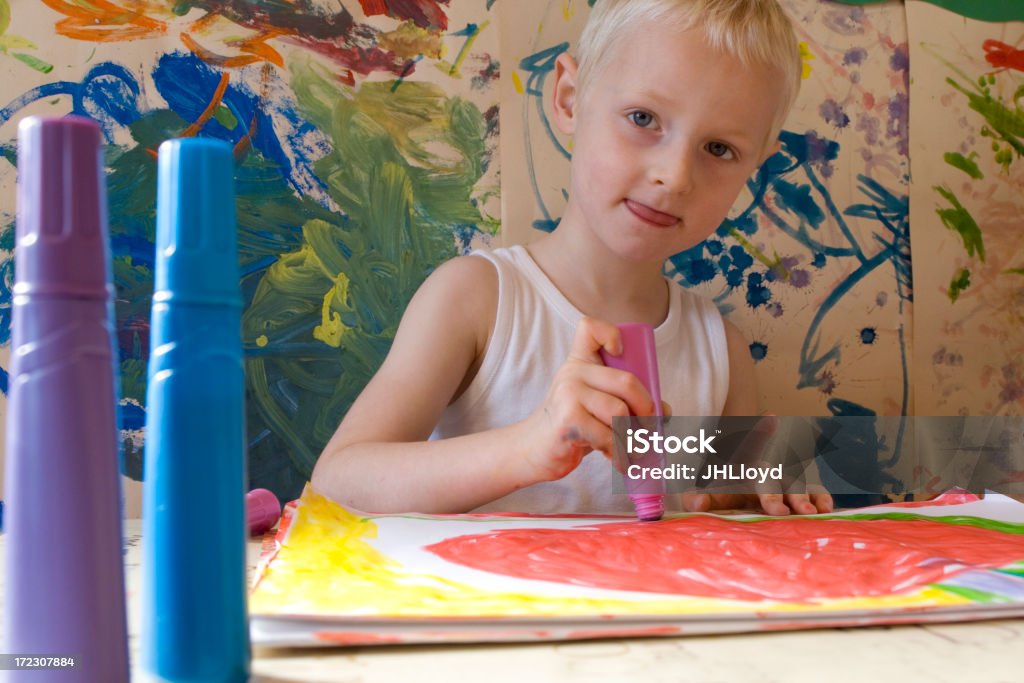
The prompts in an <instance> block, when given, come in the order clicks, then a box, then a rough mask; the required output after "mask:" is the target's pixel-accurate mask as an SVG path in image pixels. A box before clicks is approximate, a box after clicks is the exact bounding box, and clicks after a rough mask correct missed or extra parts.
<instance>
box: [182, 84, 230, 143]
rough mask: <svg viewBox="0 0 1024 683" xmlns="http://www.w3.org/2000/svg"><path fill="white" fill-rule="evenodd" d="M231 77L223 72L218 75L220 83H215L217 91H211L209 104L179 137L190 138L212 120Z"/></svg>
mask: <svg viewBox="0 0 1024 683" xmlns="http://www.w3.org/2000/svg"><path fill="white" fill-rule="evenodd" d="M230 80H231V77H230V76H228V74H227V72H226V71H225V72H223V73H221V75H220V82H219V83H217V89H216V90H214V91H213V97H212V98H211V99H210V103H209V104H207V105H206V109H204V110H203V113H202V114H200V115H199V118H198V119H196V120H195V121H194V122H192V125H190V126H189V127H188V128H186V129H185V130H183V131H182V132H181V135H180V136H179V137H183V138H190V137H192V136H193V135H195V134H196V133H198V132H199V131H200V129H202V127H203V126H205V125H206V122H207V121H209V120H210V119H211V118H213V115H214V113H215V112H216V111H217V107H219V106H220V103H221V100H222V99H224V93H225V92H227V89H228V82H229V81H230Z"/></svg>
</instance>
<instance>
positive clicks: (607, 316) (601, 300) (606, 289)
mask: <svg viewBox="0 0 1024 683" xmlns="http://www.w3.org/2000/svg"><path fill="white" fill-rule="evenodd" d="M566 227H568V226H559V228H558V230H556V231H555V232H553V233H551V234H549V235H545V236H544V237H542V238H540V239H539V240H536V241H534V242H531V243H530V244H529V245H528V247H527V250H528V251H529V253H530V256H532V257H533V259H534V261H536V263H537V265H538V266H539V267H540V269H541V270H543V271H544V274H545V275H547V276H548V278H549V279H550V280H551V281H552V282H553V283H554V285H555V286H556V287H557V288H558V289H559V291H560V292H562V294H563V295H564V296H565V298H566V299H568V300H569V302H570V303H572V304H573V305H574V306H575V307H576V308H577V309H579V310H580V312H582V313H583V314H584V315H587V316H590V317H594V318H600V319H602V320H607V321H609V322H612V323H624V322H645V323H648V324H650V325H654V326H657V325H659V324H661V323H662V322H663V321H664V320H665V318H666V317H667V316H668V305H669V290H668V286H667V284H666V282H665V278H664V276H663V275H662V265H663V264H655V263H640V262H637V261H628V260H625V259H622V258H620V257H618V256H616V255H615V254H612V253H610V252H609V251H607V250H606V249H603V245H601V244H600V243H595V241H594V240H592V239H580V238H579V237H574V236H572V235H571V234H570V232H571V229H569V230H564V229H563V228H566Z"/></svg>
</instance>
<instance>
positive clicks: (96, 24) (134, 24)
mask: <svg viewBox="0 0 1024 683" xmlns="http://www.w3.org/2000/svg"><path fill="white" fill-rule="evenodd" d="M43 4H45V5H46V6H47V7H49V8H50V9H52V10H54V11H55V12H58V13H59V14H62V15H64V16H65V17H67V18H66V19H62V20H60V21H58V22H57V23H56V25H55V28H56V30H57V33H59V34H60V35H63V36H67V37H68V38H74V39H76V40H88V41H92V42H97V43H106V42H113V41H120V40H136V39H139V38H151V37H154V36H160V35H163V34H165V33H166V32H167V23H166V22H164V21H161V20H159V19H154V18H153V17H150V16H147V15H146V14H145V9H146V3H135V4H136V5H139V6H138V7H137V8H136V9H126V8H124V7H122V6H120V5H117V4H115V3H113V2H109V1H108V0H70V1H67V0H43Z"/></svg>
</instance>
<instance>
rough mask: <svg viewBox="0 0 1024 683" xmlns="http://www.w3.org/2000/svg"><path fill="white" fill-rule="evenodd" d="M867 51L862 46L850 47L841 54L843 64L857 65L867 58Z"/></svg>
mask: <svg viewBox="0 0 1024 683" xmlns="http://www.w3.org/2000/svg"><path fill="white" fill-rule="evenodd" d="M867 56H868V51H867V50H865V49H864V48H862V47H851V48H850V49H849V50H847V51H846V54H844V55H843V66H853V65H859V64H862V63H863V62H864V60H865V59H867Z"/></svg>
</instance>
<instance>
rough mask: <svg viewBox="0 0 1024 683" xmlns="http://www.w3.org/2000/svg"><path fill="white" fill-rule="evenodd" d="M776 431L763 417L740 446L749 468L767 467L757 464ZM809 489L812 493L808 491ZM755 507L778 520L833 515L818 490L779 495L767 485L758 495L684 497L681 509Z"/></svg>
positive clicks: (771, 421)
mask: <svg viewBox="0 0 1024 683" xmlns="http://www.w3.org/2000/svg"><path fill="white" fill-rule="evenodd" d="M778 427H779V421H778V417H777V416H776V415H770V414H769V415H765V416H764V417H762V418H761V419H760V420H759V421H758V422H757V424H756V425H755V427H754V428H753V429H752V430H751V431H750V433H749V434H748V435H747V437H746V438H745V439H744V440H743V442H742V443H741V444H740V445H739V451H740V454H741V455H742V457H743V458H744V459H746V460H748V461H750V462H751V464H756V465H764V464H766V463H763V462H761V461H760V457H761V455H762V453H763V452H764V449H765V446H766V445H767V444H768V442H769V440H771V437H772V436H773V435H774V434H775V432H776V430H777V429H778ZM812 488H813V489H814V490H811V489H812ZM757 507H760V509H761V510H763V511H764V512H765V513H767V514H769V515H780V516H781V515H788V514H790V513H791V512H795V513H796V514H798V515H799V514H806V515H813V514H816V513H819V512H832V507H833V504H832V496H831V495H830V494H829V493H828V492H827V491H825V490H824V489H821V488H820V487H808V492H807V493H782V492H779V491H778V490H776V489H775V488H773V484H772V483H769V482H765V483H764V484H762V485H760V486H759V490H758V492H757V493H751V494H707V493H684V494H683V509H685V510H688V511H690V512H707V511H708V510H730V509H732V510H735V509H744V508H757Z"/></svg>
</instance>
